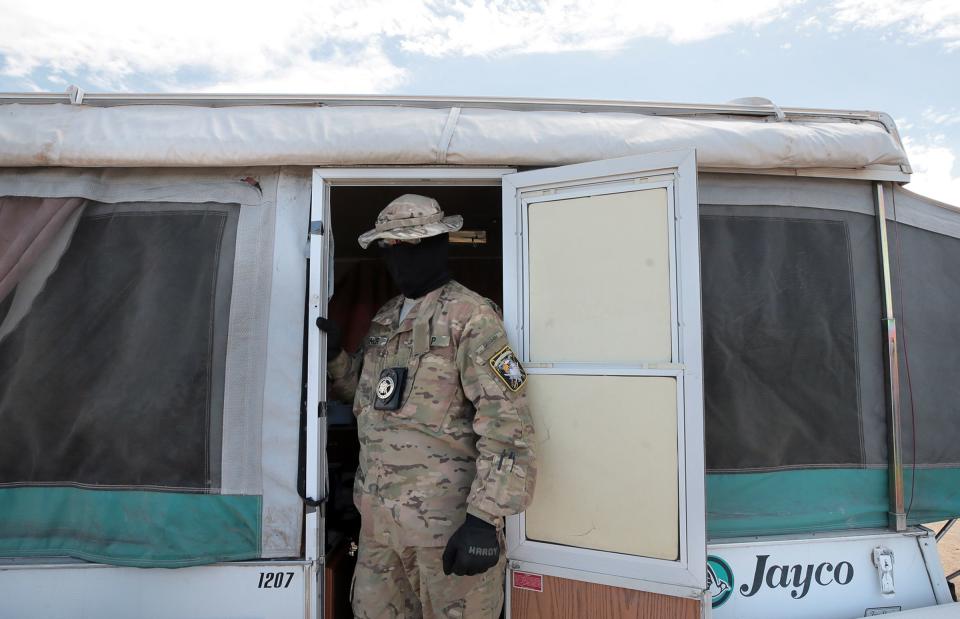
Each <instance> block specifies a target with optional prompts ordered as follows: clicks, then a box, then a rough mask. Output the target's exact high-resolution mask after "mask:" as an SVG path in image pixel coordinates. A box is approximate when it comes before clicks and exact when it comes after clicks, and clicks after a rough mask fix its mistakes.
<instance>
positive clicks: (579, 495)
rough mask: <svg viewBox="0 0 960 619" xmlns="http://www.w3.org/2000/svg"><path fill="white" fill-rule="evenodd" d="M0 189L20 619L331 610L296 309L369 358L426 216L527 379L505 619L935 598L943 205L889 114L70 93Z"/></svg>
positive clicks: (1, 432) (946, 320)
mask: <svg viewBox="0 0 960 619" xmlns="http://www.w3.org/2000/svg"><path fill="white" fill-rule="evenodd" d="M0 166H2V167H0V196H2V197H0V239H3V242H4V243H3V246H2V254H0V278H2V279H0V444H2V449H0V557H2V559H0V615H2V616H4V617H44V618H52V617H75V616H97V617H129V616H139V617H180V616H190V617H202V618H221V617H223V618H225V617H237V616H243V617H305V618H315V617H321V616H323V617H335V616H336V617H340V616H349V595H350V592H349V590H350V578H351V572H352V562H353V560H354V559H353V558H352V554H353V550H352V548H353V547H352V542H353V541H354V540H355V539H356V534H357V530H358V520H357V513H356V511H355V509H354V508H353V506H352V501H351V492H350V488H351V485H352V482H353V476H354V472H355V469H356V463H357V443H356V440H357V439H356V424H355V421H354V419H353V416H352V414H351V413H350V410H349V403H343V402H336V401H332V400H329V399H328V398H327V394H326V384H325V372H324V368H325V363H326V359H325V356H326V351H325V343H324V335H323V334H322V333H321V332H320V331H319V330H318V329H317V328H316V327H315V326H314V324H315V320H316V318H317V317H318V316H321V315H323V316H327V315H329V316H332V317H335V318H336V319H337V320H338V321H339V322H340V323H341V324H343V325H344V331H345V343H346V345H347V347H348V348H356V347H357V346H359V345H360V342H361V339H362V338H363V336H364V334H365V332H366V329H367V326H368V325H369V323H370V321H371V319H372V317H373V314H374V312H375V311H376V309H377V308H378V307H379V305H380V304H381V303H382V302H384V301H385V300H387V299H388V298H390V297H391V296H392V295H393V294H395V292H394V291H393V290H392V289H391V284H390V282H389V279H388V277H387V274H386V272H385V270H384V269H383V267H382V266H381V265H380V264H379V263H378V261H377V260H376V258H375V255H371V253H369V252H364V251H361V250H360V248H359V247H358V245H357V243H356V237H357V235H358V234H359V233H361V232H363V231H364V230H366V229H368V228H370V227H371V224H372V222H373V220H374V217H375V215H376V213H377V212H378V211H379V209H381V208H382V207H383V206H384V205H386V204H387V203H388V202H389V201H390V200H391V199H393V198H394V197H397V196H398V195H400V194H403V193H408V192H415V193H421V194H426V195H429V196H432V197H435V198H436V199H437V200H438V201H439V202H440V204H441V206H442V207H443V208H444V210H445V211H446V212H447V213H448V214H452V213H457V214H461V215H462V216H463V217H464V220H465V226H464V230H463V231H461V232H460V233H458V234H457V235H455V236H454V237H453V238H451V240H452V241H453V243H454V245H453V249H452V252H451V260H452V264H453V268H454V272H455V276H456V278H457V279H458V280H459V281H461V282H462V283H464V284H465V285H467V286H468V287H470V288H472V289H474V290H476V291H478V292H480V293H482V294H484V295H485V296H488V297H489V298H491V299H493V300H494V301H496V302H497V303H498V304H500V305H501V306H502V307H503V311H504V319H505V323H506V325H507V328H508V332H509V338H510V340H511V344H512V346H513V348H514V350H515V351H516V352H517V353H518V355H519V356H520V357H521V361H522V362H523V363H524V365H525V367H526V370H527V372H528V382H527V387H526V389H527V390H528V398H529V401H530V403H531V408H532V411H533V414H534V419H535V422H536V430H537V448H538V453H539V461H540V464H539V469H540V470H539V479H538V484H537V489H536V492H535V496H534V499H533V502H532V504H531V505H530V506H529V508H528V509H527V510H526V512H525V513H523V514H520V515H517V516H514V517H511V518H509V519H508V521H507V525H506V533H507V536H506V544H507V554H508V558H509V563H508V573H507V585H506V591H505V595H506V605H505V609H506V610H505V613H506V616H507V617H511V618H513V619H533V618H540V617H552V618H566V617H570V618H572V617H624V618H626V617H676V618H688V617H689V618H694V617H708V616H715V617H719V618H723V617H737V618H741V617H772V616H776V617H836V618H847V617H862V616H870V615H875V614H883V613H892V612H895V611H898V610H908V609H913V608H921V607H932V606H936V605H938V604H947V603H950V602H951V595H950V591H949V589H948V584H947V580H946V578H945V577H944V571H943V568H942V567H941V566H940V562H939V557H938V553H937V548H936V541H935V536H934V535H933V533H932V532H931V531H929V530H927V529H925V528H922V527H920V526H919V525H920V524H922V523H925V522H932V521H936V520H944V519H951V518H954V517H957V516H960V441H957V440H956V431H955V428H956V422H957V419H958V412H960V411H958V404H957V403H958V402H960V381H957V380H956V375H957V372H958V370H960V319H958V317H957V311H956V308H957V307H960V271H958V269H957V268H956V265H957V264H960V210H957V209H956V208H954V207H951V206H948V205H945V204H941V203H937V202H935V201H933V200H930V199H927V198H924V197H922V196H918V195H916V194H913V193H911V192H909V191H906V190H904V189H902V188H901V187H900V185H901V184H903V183H906V182H907V181H908V180H909V178H910V168H909V164H908V161H907V159H906V156H905V154H904V151H903V148H902V145H901V142H900V139H899V136H898V134H897V131H896V128H895V126H894V124H893V122H892V121H891V120H890V118H889V117H887V116H886V115H884V114H879V113H874V112H849V111H833V110H809V109H781V108H779V107H777V106H774V105H772V104H769V103H764V102H757V101H751V102H742V103H735V104H729V105H718V106H711V105H674V104H645V103H623V102H585V101H537V100H493V99H444V100H441V99H417V98H412V99H411V98H407V99H404V98H393V97H380V98H365V99H360V98H347V97H339V98H338V97H258V96H249V97H235V96H215V95H209V96H132V95H87V96H85V97H84V96H83V93H82V92H79V91H77V90H74V91H73V92H72V94H71V95H70V96H69V97H64V96H61V95H46V94H30V95H2V96H0ZM443 424H444V418H443V415H442V414H438V416H437V417H436V418H435V419H425V420H424V431H427V432H430V431H441V430H442V428H443ZM931 612H933V611H931Z"/></svg>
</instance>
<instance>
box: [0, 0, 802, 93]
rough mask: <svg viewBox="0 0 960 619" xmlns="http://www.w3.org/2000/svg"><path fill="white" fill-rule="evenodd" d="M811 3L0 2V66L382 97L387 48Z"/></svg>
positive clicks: (100, 81)
mask: <svg viewBox="0 0 960 619" xmlns="http://www.w3.org/2000/svg"><path fill="white" fill-rule="evenodd" d="M800 1H801V0H745V1H743V2H738V3H735V4H729V3H718V2H713V1H712V0H675V1H673V2H666V3H638V2H635V1H632V0H596V1H594V2H592V3H591V2H589V0H452V1H451V2H449V3H446V4H445V3H443V2H438V1H436V0H393V1H390V0H321V1H317V2H311V1H309V0H271V1H270V2H267V3H264V2H254V1H253V0H235V1H232V2H225V1H222V0H218V1H215V0H206V1H204V0H199V1H197V0H193V1H188V0H167V2H164V3H152V4H148V3H141V2H132V1H130V0H88V1H86V2H75V1H72V0H71V1H69V2H68V1H66V0H60V1H52V0H47V1H43V0H35V1H33V2H25V1H24V0H0V15H3V18H2V19H0V56H3V58H4V63H3V65H2V66H0V74H3V75H7V76H12V77H17V78H20V79H21V80H22V83H24V84H26V83H27V82H28V79H29V78H30V76H31V75H32V74H33V73H34V72H35V71H37V70H43V72H44V73H43V74H44V75H52V76H53V77H54V81H57V80H62V79H63V75H65V74H67V75H82V76H83V79H84V81H85V83H83V84H81V85H82V86H84V87H87V88H90V89H94V90H95V89H113V90H116V89H125V88H127V87H128V86H127V84H129V83H131V82H133V81H137V82H141V83H144V82H145V83H149V84H152V85H154V86H158V87H161V88H164V89H173V90H184V89H191V90H218V91H224V90H234V91H249V92H256V91H260V92H262V91H265V90H271V91H294V92H383V91H386V90H390V89H393V88H396V87H398V86H399V85H401V84H402V83H403V80H404V79H405V71H404V69H403V67H401V66H399V65H398V61H397V60H396V59H394V58H391V56H390V54H388V52H387V51H386V50H389V49H394V48H399V49H402V50H404V51H406V52H408V53H414V54H421V55H426V56H431V57H438V56H451V55H480V56H487V55H496V54H510V53H532V52H557V51H585V50H587V51H611V50H616V49H619V48H621V47H623V46H624V45H625V44H627V43H628V42H629V41H631V40H633V39H636V38H640V37H656V38H662V39H666V40H668V41H670V42H672V43H685V42H690V41H699V40H704V39H708V38H711V37H715V36H718V35H721V34H724V33H727V32H730V31H732V30H733V29H734V28H737V27H749V28H757V27H760V26H762V25H764V24H767V23H769V22H771V21H773V20H776V19H779V18H781V17H783V16H784V15H785V13H786V11H788V10H789V9H790V7H792V6H793V5H795V4H797V3H798V2H800Z"/></svg>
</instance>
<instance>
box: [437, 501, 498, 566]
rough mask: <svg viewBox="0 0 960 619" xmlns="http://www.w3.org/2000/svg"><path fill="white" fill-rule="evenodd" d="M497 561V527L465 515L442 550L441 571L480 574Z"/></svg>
mask: <svg viewBox="0 0 960 619" xmlns="http://www.w3.org/2000/svg"><path fill="white" fill-rule="evenodd" d="M499 560H500V540H499V539H497V527H495V526H493V525H492V524H490V523H489V522H485V521H483V520H481V519H479V518H477V517H476V516H473V515H471V514H467V521H466V522H464V523H463V524H462V525H460V528H459V529H457V530H456V532H455V533H454V534H453V536H452V537H451V538H450V541H449V542H447V547H446V548H445V549H444V551H443V573H444V574H446V575H447V576H449V575H450V574H456V575H457V576H473V575H474V574H482V573H483V572H486V571H487V570H489V569H490V568H491V567H493V566H494V565H496V564H497V562H498V561H499Z"/></svg>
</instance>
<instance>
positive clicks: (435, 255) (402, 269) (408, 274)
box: [380, 234, 450, 299]
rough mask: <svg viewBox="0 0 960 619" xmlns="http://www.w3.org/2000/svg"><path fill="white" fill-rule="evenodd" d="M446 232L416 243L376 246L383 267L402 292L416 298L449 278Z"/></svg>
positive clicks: (410, 297) (409, 297)
mask: <svg viewBox="0 0 960 619" xmlns="http://www.w3.org/2000/svg"><path fill="white" fill-rule="evenodd" d="M448 248H449V243H448V241H447V235H446V234H440V235H437V236H431V237H428V238H425V239H423V240H422V241H420V242H419V243H417V244H416V245H411V244H409V243H398V244H396V245H391V246H390V247H382V248H381V249H380V252H381V255H382V256H383V261H384V263H386V265H387V271H389V272H390V277H392V278H393V283H394V284H396V285H397V288H399V289H400V292H401V293H403V296H405V297H407V298H408V299H419V298H420V297H422V296H423V295H425V294H427V293H428V292H430V291H432V290H436V289H437V288H439V287H440V286H443V285H444V284H446V283H447V282H448V281H450V270H449V268H448V267H447V253H448V252H447V250H448Z"/></svg>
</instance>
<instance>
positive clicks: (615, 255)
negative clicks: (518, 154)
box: [503, 150, 706, 597]
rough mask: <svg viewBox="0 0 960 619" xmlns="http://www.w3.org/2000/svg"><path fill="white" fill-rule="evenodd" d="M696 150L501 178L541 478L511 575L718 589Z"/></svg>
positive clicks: (512, 535)
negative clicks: (709, 510)
mask: <svg viewBox="0 0 960 619" xmlns="http://www.w3.org/2000/svg"><path fill="white" fill-rule="evenodd" d="M696 174H697V172H696V160H695V153H694V151H693V150H685V151H671V152H664V153H654V154H650V155H642V156H633V157H624V158H621V159H611V160H605V161H594V162H590V163H584V164H578V165H570V166H564V167H557V168H550V169H544V170H536V171H532V172H521V173H517V174H509V175H506V176H504V177H503V225H504V267H503V269H504V271H503V277H504V292H505V295H504V318H505V321H506V325H507V328H508V331H509V334H510V339H511V341H512V343H513V344H514V345H515V346H516V350H517V352H518V353H519V354H520V355H521V360H522V362H523V364H524V366H525V367H526V369H527V372H528V375H529V379H528V383H527V385H528V386H527V389H528V392H527V393H528V400H529V403H530V407H531V410H532V412H533V416H534V422H535V426H536V432H537V447H538V462H539V476H538V482H537V488H536V493H535V495H534V499H533V502H532V504H531V505H530V507H529V508H528V509H527V511H526V512H525V513H523V514H520V515H518V516H513V517H511V518H509V519H508V522H507V545H508V546H507V551H508V555H509V557H510V559H511V567H512V568H513V569H514V570H524V571H531V572H535V573H540V574H547V575H552V576H560V577H564V578H570V579H574V580H584V581H589V582H596V583H601V584H608V585H613V586H617V587H625V588H632V589H640V590H647V591H653V592H657V593H665V594H670V595H681V596H684V597H702V592H703V590H704V588H705V582H706V542H705V507H704V456H703V381H702V368H703V361H702V345H701V313H700V259H699V235H698V220H697V177H696Z"/></svg>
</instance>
